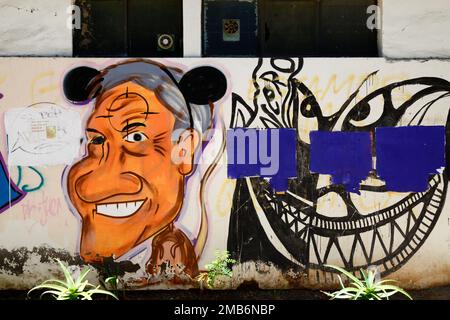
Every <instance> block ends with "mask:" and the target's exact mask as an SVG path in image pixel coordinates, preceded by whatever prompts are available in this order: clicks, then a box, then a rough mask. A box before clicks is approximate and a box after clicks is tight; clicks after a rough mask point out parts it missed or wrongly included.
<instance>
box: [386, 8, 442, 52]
mask: <svg viewBox="0 0 450 320" xmlns="http://www.w3.org/2000/svg"><path fill="white" fill-rule="evenodd" d="M380 2H381V6H382V30H381V32H382V36H381V43H380V45H381V47H382V55H383V56H385V57H387V58H449V57H450V42H449V41H448V39H449V37H448V33H449V31H450V2H448V1H447V0H430V1H422V0H382V1H380Z"/></svg>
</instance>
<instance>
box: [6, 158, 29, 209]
mask: <svg viewBox="0 0 450 320" xmlns="http://www.w3.org/2000/svg"><path fill="white" fill-rule="evenodd" d="M25 195H26V193H25V192H22V191H21V190H20V189H19V188H18V187H17V186H16V184H15V183H14V182H13V181H11V178H10V176H9V173H8V171H7V167H6V164H5V161H4V160H3V156H2V154H1V153H0V213H2V212H4V211H6V210H7V209H9V208H11V207H12V206H13V205H14V204H16V203H17V202H19V201H20V200H22V199H23V197H25Z"/></svg>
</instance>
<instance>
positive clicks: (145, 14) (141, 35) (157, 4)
mask: <svg viewBox="0 0 450 320" xmlns="http://www.w3.org/2000/svg"><path fill="white" fill-rule="evenodd" d="M128 46H129V48H128V55H129V56H144V57H150V56H152V57H182V56H183V4H182V0H152V1H149V0H128Z"/></svg>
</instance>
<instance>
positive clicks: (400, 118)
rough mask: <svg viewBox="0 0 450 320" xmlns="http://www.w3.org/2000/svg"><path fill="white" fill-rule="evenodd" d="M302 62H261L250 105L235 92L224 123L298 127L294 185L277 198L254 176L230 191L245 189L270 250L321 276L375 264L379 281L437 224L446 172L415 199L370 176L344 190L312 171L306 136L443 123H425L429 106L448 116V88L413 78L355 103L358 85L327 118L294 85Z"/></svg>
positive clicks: (308, 95)
mask: <svg viewBox="0 0 450 320" xmlns="http://www.w3.org/2000/svg"><path fill="white" fill-rule="evenodd" d="M302 65H303V61H302V60H301V59H297V60H295V59H270V60H263V59H260V60H259V63H258V66H257V67H256V68H255V70H254V73H253V81H254V85H255V97H254V101H253V107H250V106H249V105H247V104H246V103H245V101H243V99H242V98H240V97H238V96H237V95H235V96H234V100H233V108H234V110H233V118H232V123H231V127H241V126H253V127H255V126H256V127H258V126H260V127H268V128H286V127H287V128H289V127H290V128H296V129H297V132H298V145H297V161H298V175H297V178H295V179H290V181H289V188H288V190H287V191H286V192H284V193H275V192H274V191H273V189H272V187H271V186H270V184H269V183H268V182H267V181H266V180H264V179H262V178H246V179H245V182H243V183H242V184H238V185H239V187H238V189H239V188H241V189H242V188H244V189H246V190H247V189H248V196H249V197H250V198H251V203H252V207H253V209H254V212H255V217H257V219H255V220H257V222H258V223H259V224H260V225H261V227H262V229H263V230H264V233H265V235H266V237H267V239H268V240H269V241H270V242H271V245H272V246H273V247H274V248H276V250H277V251H278V253H279V254H281V255H282V256H283V257H284V258H285V259H286V260H289V261H290V262H292V263H293V264H296V265H299V266H301V267H304V268H306V269H310V270H311V269H316V270H325V271H332V270H331V269H328V268H326V267H325V265H326V264H340V265H341V266H344V267H346V268H347V269H349V270H353V271H355V272H356V271H357V270H359V269H360V268H362V267H367V266H377V267H378V269H379V271H380V272H381V273H382V275H385V274H387V273H390V272H393V271H395V270H397V269H398V268H399V267H401V266H402V265H403V264H405V263H406V262H407V261H408V259H409V258H410V257H412V255H413V254H414V253H415V252H416V251H417V250H418V249H419V248H420V246H421V245H422V244H423V243H424V241H425V239H426V238H427V237H428V235H429V234H430V232H431V231H432V229H433V227H434V225H435V224H436V222H437V220H438V218H439V215H440V213H441V211H442V208H443V205H444V201H445V196H446V193H447V178H446V176H445V172H443V173H441V174H436V175H434V176H432V177H431V178H430V180H429V183H428V189H427V190H426V191H424V192H419V193H411V192H408V193H393V192H387V191H386V189H385V185H384V182H383V181H381V180H380V179H378V178H377V176H376V174H375V173H374V172H372V174H371V176H369V177H368V178H367V180H366V181H364V182H363V183H362V185H361V188H360V193H359V194H357V193H350V192H347V191H346V190H345V188H344V186H343V185H337V184H333V183H332V181H331V178H330V177H329V176H324V175H319V174H315V173H311V171H310V169H309V156H310V144H309V143H310V141H309V132H311V131H314V130H321V131H369V132H374V130H375V128H377V127H390V126H398V125H399V124H400V123H401V125H402V126H405V125H426V124H428V123H427V121H429V122H431V123H432V124H434V125H436V124H437V125H446V122H447V119H442V123H436V121H437V120H436V117H432V119H431V118H428V117H427V113H428V112H429V111H430V110H431V109H432V108H445V109H443V110H442V109H441V114H447V113H448V108H449V106H450V99H449V97H450V83H449V82H447V81H445V80H443V79H439V78H416V79H411V80H406V81H402V82H398V83H393V84H391V85H388V86H386V87H383V88H381V89H378V90H375V91H373V92H372V93H370V94H369V95H367V96H366V97H364V98H363V99H360V100H357V99H356V97H357V96H358V94H359V93H360V92H359V91H360V89H361V87H362V86H363V84H361V86H360V87H359V88H358V90H357V91H356V92H355V93H353V94H352V95H351V96H350V97H349V98H348V100H347V101H346V102H345V103H344V104H343V105H342V107H341V108H340V109H339V110H338V111H337V112H335V113H333V114H332V115H329V116H325V115H324V114H323V113H322V109H321V108H320V106H319V104H318V102H317V100H316V99H315V97H314V95H313V93H312V92H311V91H310V90H309V89H308V88H307V87H306V86H305V85H304V84H303V83H301V82H300V81H298V80H297V79H296V76H297V74H298V73H299V71H300V69H301V68H302ZM281 66H282V67H281ZM374 75H375V73H373V74H372V75H370V76H369V77H368V78H367V79H366V81H367V80H368V79H370V77H373V76H374ZM399 89H401V90H411V92H413V94H412V95H411V96H410V97H409V98H408V99H405V100H403V101H401V102H399V101H397V100H396V99H393V94H394V93H395V91H396V90H399ZM241 191H242V190H236V193H235V206H234V207H233V209H236V206H238V205H241V204H242V201H244V200H245V199H240V192H241ZM244 194H246V193H244ZM240 200H242V201H241V202H240ZM247 200H248V199H247ZM235 221H237V220H235ZM237 223H239V222H238V221H237ZM231 228H233V225H232V226H231ZM230 230H231V229H230ZM238 247H239V246H237V247H232V246H231V247H230V248H231V249H233V248H238ZM239 250H241V249H237V251H239ZM235 251H236V250H235ZM235 254H236V256H239V255H241V256H242V252H235ZM243 256H247V255H246V254H244V255H243Z"/></svg>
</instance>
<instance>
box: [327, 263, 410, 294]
mask: <svg viewBox="0 0 450 320" xmlns="http://www.w3.org/2000/svg"><path fill="white" fill-rule="evenodd" d="M325 266H326V267H329V268H332V269H335V270H337V271H339V272H341V273H342V274H343V275H345V276H346V277H347V278H348V279H349V280H350V285H349V286H348V287H346V286H344V283H343V281H342V278H341V276H340V275H338V278H339V283H340V285H341V289H340V290H338V291H335V292H332V293H328V292H324V291H322V292H323V293H325V294H326V295H327V296H329V297H330V298H331V300H333V299H347V300H389V297H391V296H393V295H394V294H396V293H400V294H403V295H404V296H406V297H408V298H409V299H410V300H412V297H411V296H410V295H409V294H408V293H407V292H406V291H405V290H403V289H401V288H400V287H397V286H395V285H393V284H392V283H395V282H396V281H395V280H377V279H376V278H377V277H376V276H377V272H376V271H375V270H367V273H365V272H364V270H363V269H360V271H361V275H362V276H363V279H362V280H361V279H358V278H357V277H356V276H354V275H353V274H352V273H350V272H348V271H347V270H344V269H343V268H340V267H337V266H333V265H325Z"/></svg>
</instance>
